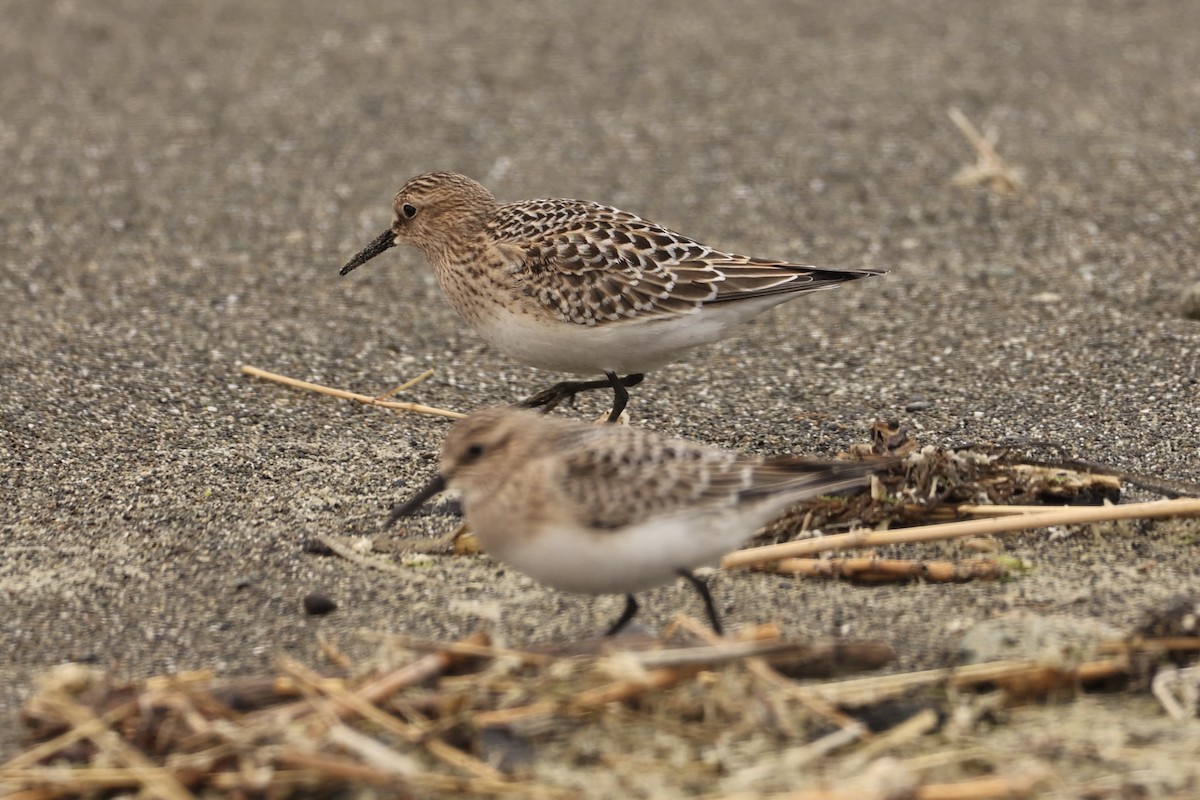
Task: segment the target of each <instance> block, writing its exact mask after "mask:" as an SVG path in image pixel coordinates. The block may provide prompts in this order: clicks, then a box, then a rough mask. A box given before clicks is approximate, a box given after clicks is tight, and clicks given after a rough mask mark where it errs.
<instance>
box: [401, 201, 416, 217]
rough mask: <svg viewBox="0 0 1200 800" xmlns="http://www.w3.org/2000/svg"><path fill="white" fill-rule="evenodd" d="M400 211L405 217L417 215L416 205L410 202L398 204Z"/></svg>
mask: <svg viewBox="0 0 1200 800" xmlns="http://www.w3.org/2000/svg"><path fill="white" fill-rule="evenodd" d="M400 213H401V214H403V215H404V218H405V219H412V218H413V217H415V216H416V215H417V207H416V206H414V205H413V204H412V203H405V204H404V205H402V206H400Z"/></svg>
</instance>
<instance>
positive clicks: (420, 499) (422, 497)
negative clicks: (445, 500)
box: [383, 475, 446, 531]
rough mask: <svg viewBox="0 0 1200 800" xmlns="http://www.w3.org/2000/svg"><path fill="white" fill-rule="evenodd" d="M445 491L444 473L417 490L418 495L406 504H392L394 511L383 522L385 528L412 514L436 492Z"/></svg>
mask: <svg viewBox="0 0 1200 800" xmlns="http://www.w3.org/2000/svg"><path fill="white" fill-rule="evenodd" d="M444 491H446V478H445V476H443V475H437V476H435V477H434V479H433V480H431V481H430V482H429V484H428V485H427V486H425V488H424V489H422V490H421V491H419V492H417V493H416V495H414V496H413V498H412V499H411V500H409V501H408V502H407V503H405V504H404V505H396V506H392V513H391V514H388V518H387V522H385V523H383V529H384V530H385V531H386V530H387V529H388V528H390V527H392V526H393V525H395V524H396V520H398V519H400V518H401V517H407V516H408V515H409V514H412V513H413V512H414V511H416V510H417V509H418V508H420V507H421V506H423V505H425V503H426V501H428V500H429V498H431V497H433V496H434V495H435V494H438V493H439V492H444Z"/></svg>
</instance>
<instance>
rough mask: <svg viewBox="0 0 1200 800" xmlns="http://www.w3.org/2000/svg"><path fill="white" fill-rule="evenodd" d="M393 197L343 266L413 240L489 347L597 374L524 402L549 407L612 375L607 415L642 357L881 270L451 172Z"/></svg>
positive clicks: (637, 373) (666, 353) (657, 362)
mask: <svg viewBox="0 0 1200 800" xmlns="http://www.w3.org/2000/svg"><path fill="white" fill-rule="evenodd" d="M392 208H393V215H392V226H391V227H390V228H388V229H387V230H386V231H384V232H383V233H382V234H380V235H379V237H377V238H376V239H375V240H374V241H373V242H371V243H370V244H369V245H367V246H366V247H365V248H363V250H362V251H361V252H359V253H358V255H356V256H354V258H352V259H350V261H349V262H347V263H346V265H345V266H344V267H342V269H341V274H342V275H345V274H346V273H348V272H350V271H351V270H352V269H354V268H355V267H358V266H360V265H361V264H363V263H365V262H367V261H369V260H370V259H372V258H374V257H375V256H377V255H379V254H380V253H382V252H383V251H384V250H387V249H388V248H390V247H393V246H395V245H397V244H410V245H413V246H414V247H416V248H417V249H419V250H421V252H423V253H424V254H425V257H426V259H428V261H429V262H430V264H432V265H433V271H434V274H435V275H436V276H437V280H438V283H439V284H440V285H441V288H442V292H443V293H444V294H445V295H446V298H447V300H449V302H450V305H451V306H453V307H454V310H455V311H457V312H458V314H459V315H460V316H461V317H462V318H463V319H464V320H465V321H466V322H467V323H468V324H469V325H470V326H471V327H472V328H474V329H475V330H476V332H478V333H479V335H480V336H482V337H483V338H484V339H485V340H487V341H488V342H489V343H491V344H492V345H493V346H495V347H496V348H497V349H499V350H500V351H501V352H504V353H506V354H507V355H508V356H510V357H511V358H513V359H515V360H517V361H520V362H522V363H525V364H528V365H530V366H532V367H537V368H539V369H545V370H555V371H559V372H571V373H576V374H593V375H595V374H599V373H603V374H604V376H605V379H604V380H591V381H564V382H562V383H559V384H557V385H555V386H554V387H552V388H550V389H547V390H545V391H542V392H539V393H538V394H536V395H534V396H533V397H531V398H530V399H529V400H527V401H526V402H525V405H528V406H534V407H537V406H540V407H542V408H543V409H544V410H549V409H551V408H553V407H554V406H555V405H557V404H558V403H559V402H561V401H562V400H563V399H566V398H568V397H572V396H574V395H575V394H576V393H578V392H581V391H586V390H589V389H598V388H607V387H610V386H611V387H612V390H613V393H614V396H613V408H612V412H611V413H610V414H609V421H610V422H615V421H616V420H617V419H618V418H619V417H620V415H621V411H622V410H623V409H624V408H625V405H626V403H627V402H628V399H629V393H628V391H627V389H628V387H631V386H634V385H636V384H638V383H640V382H641V380H642V378H643V377H644V373H645V372H646V371H647V370H650V369H654V368H655V367H659V366H662V365H663V364H666V363H669V362H671V361H673V360H675V359H676V358H678V357H679V356H680V355H682V353H683V352H684V351H686V350H687V349H688V348H690V347H694V346H696V345H701V344H709V343H711V342H715V341H718V340H720V339H724V338H726V337H727V336H730V335H731V334H732V333H733V329H734V328H735V327H736V325H737V324H738V323H741V322H744V321H745V320H748V319H750V318H751V317H753V316H755V315H757V314H761V313H762V312H763V311H766V310H767V309H769V308H771V307H772V306H775V305H778V304H780V303H783V302H785V301H787V300H790V299H792V298H793V297H796V296H798V295H800V294H803V293H805V292H812V291H817V290H819V289H831V288H833V287H835V286H838V285H840V284H843V283H846V282H847V281H852V280H856V279H858V278H865V277H868V276H871V275H879V274H882V273H881V271H879V270H872V269H826V268H821V267H811V266H802V265H799V264H790V263H787V262H783V261H772V260H768V259H762V258H751V257H749V256H741V255H737V254H735V253H727V252H724V251H721V250H716V249H714V248H712V247H709V246H708V245H705V244H701V243H700V242H697V241H696V240H694V239H690V238H688V237H686V236H682V235H680V234H678V233H675V232H673V231H670V230H667V229H666V228H663V227H661V226H659V225H656V224H655V223H653V222H650V221H648V220H645V219H642V218H641V217H638V216H635V215H633V214H630V213H628V212H625V211H621V210H619V209H616V208H610V207H608V206H602V205H598V204H596V203H590V202H585V201H582V200H565V199H544V200H526V201H522V202H517V203H504V204H500V203H497V202H496V198H494V197H493V196H492V194H491V192H489V191H488V190H487V189H485V188H484V187H483V186H481V185H480V184H478V183H476V182H475V181H473V180H471V179H470V178H468V177H465V176H463V175H458V174H456V173H453V172H433V173H429V174H426V175H421V176H418V177H416V178H413V179H412V180H410V181H409V182H408V183H406V184H405V185H404V187H403V188H402V189H400V191H399V192H397V193H396V197H395V200H394V202H393V204H392Z"/></svg>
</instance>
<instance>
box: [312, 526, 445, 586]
mask: <svg viewBox="0 0 1200 800" xmlns="http://www.w3.org/2000/svg"><path fill="white" fill-rule="evenodd" d="M313 538H314V539H316V540H317V541H318V542H320V543H321V544H323V545H325V546H326V547H328V548H329V549H330V550H332V551H333V552H334V553H337V554H338V555H339V556H341V557H342V558H344V559H346V560H347V561H353V562H354V563H355V564H358V565H359V566H361V567H368V568H370V569H377V570H379V571H380V572H387V573H389V574H391V575H399V576H400V577H402V578H404V579H405V580H406V581H409V582H411V583H425V582H426V581H428V580H429V578H428V577H426V576H424V575H422V574H420V573H419V572H414V571H413V570H410V569H404V568H403V567H397V566H396V565H395V564H393V563H391V562H390V561H384V560H382V559H378V558H368V557H366V556H364V555H360V554H359V553H356V552H354V548H352V547H347V546H346V545H344V544H342V543H341V542H339V541H338V540H337V539H335V538H334V537H332V536H325V535H323V534H318V535H317V536H314V537H313Z"/></svg>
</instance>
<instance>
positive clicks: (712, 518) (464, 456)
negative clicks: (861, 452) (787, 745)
mask: <svg viewBox="0 0 1200 800" xmlns="http://www.w3.org/2000/svg"><path fill="white" fill-rule="evenodd" d="M880 469H882V465H881V462H864V461H814V460H810V459H804V458H798V457H792V456H785V457H778V458H763V457H760V456H743V455H739V454H737V453H731V452H728V451H725V450H718V449H715V448H712V447H706V446H703V445H700V444H696V443H694V442H689V441H686V440H683V439H669V438H666V437H663V436H661V435H659V434H656V433H653V432H651V431H648V430H645V429H641V428H634V427H629V426H624V425H600V426H596V425H590V424H587V423H584V422H580V421H578V420H570V419H565V418H562V417H553V416H544V415H543V414H540V413H538V412H536V411H532V410H529V409H522V408H516V407H511V406H510V407H505V408H488V409H484V410H482V411H477V412H475V413H473V414H471V415H470V416H468V417H467V418H465V419H463V420H460V421H459V422H457V423H455V425H454V427H453V428H452V429H451V430H450V433H449V435H448V436H447V437H446V440H445V442H444V444H443V447H442V456H441V464H440V467H439V472H438V474H437V476H436V477H435V478H434V479H433V480H432V481H431V482H430V483H429V484H428V485H427V486H426V487H425V488H423V489H422V490H421V491H419V492H417V494H416V495H415V496H414V497H413V498H412V499H411V500H409V501H408V502H406V503H404V504H402V505H397V506H396V507H395V508H394V509H393V510H392V514H391V516H390V517H389V518H388V521H387V525H388V526H390V525H391V524H392V523H394V522H395V521H396V520H397V519H399V518H400V517H402V516H406V515H408V514H411V513H412V512H414V511H415V510H417V509H418V508H420V506H421V505H423V504H424V503H425V502H426V501H428V500H429V499H430V498H431V497H433V496H434V495H435V494H437V493H438V492H441V491H443V490H444V489H447V488H453V489H461V491H462V502H463V511H464V513H465V515H466V519H467V523H468V524H469V525H470V526H471V530H472V531H473V532H474V533H475V535H476V536H478V537H479V542H480V544H481V545H482V546H483V549H484V550H485V551H486V552H487V553H488V554H490V555H491V556H492V557H494V558H496V559H497V560H499V561H501V562H503V563H506V564H508V565H509V566H511V567H513V568H514V569H517V570H519V571H520V572H523V573H525V574H526V575H529V576H530V577H532V578H534V579H536V580H538V581H540V582H542V583H544V584H547V585H548V586H552V587H554V588H556V589H560V590H563V591H568V592H580V593H584V594H597V595H598V594H624V595H625V610H624V611H623V612H622V614H621V616H620V618H619V619H618V620H617V621H616V622H615V623H614V624H613V625H612V627H611V628H610V629H609V630H608V635H612V634H615V633H616V632H617V631H619V630H621V628H623V627H624V626H625V625H626V624H627V623H628V622H629V621H630V620H631V619H633V616H634V614H635V613H637V609H638V604H637V601H636V600H635V599H634V596H633V595H634V593H635V592H640V591H643V590H645V589H650V588H652V587H655V586H659V585H662V584H665V583H669V582H671V581H673V580H675V579H676V578H679V577H683V578H686V579H687V580H688V582H690V583H691V584H692V586H694V587H695V589H696V591H697V592H699V593H700V596H701V597H702V598H703V600H704V607H705V610H706V612H707V614H708V618H709V620H710V622H711V623H712V626H713V629H714V630H716V631H717V633H721V620H720V617H719V615H718V614H717V610H716V607H715V606H714V605H713V600H712V596H711V594H710V593H709V591H708V587H707V585H706V584H705V583H704V582H703V581H702V580H700V579H699V578H697V577H696V576H695V575H694V574H693V573H692V570H693V569H694V568H695V567H698V566H700V565H702V564H707V563H709V562H712V561H714V560H716V559H717V558H718V557H719V556H721V555H723V554H725V553H727V552H729V551H730V550H733V549H735V548H737V547H738V545H740V544H741V543H742V542H744V541H745V540H746V539H748V538H749V537H750V536H751V535H752V534H753V533H754V532H755V531H756V530H758V529H759V528H760V527H761V526H762V525H764V524H765V523H767V522H769V521H770V520H771V519H772V518H773V517H775V516H776V515H777V514H779V513H780V512H781V511H783V510H784V509H785V508H787V507H788V506H789V505H792V504H794V503H797V502H799V501H801V500H804V499H806V498H810V497H814V496H816V495H821V494H828V493H831V492H836V491H839V490H841V489H845V488H849V487H854V486H859V485H862V484H864V483H865V482H867V480H868V478H869V476H870V474H871V473H872V472H876V471H878V470H880Z"/></svg>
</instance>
